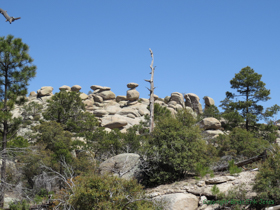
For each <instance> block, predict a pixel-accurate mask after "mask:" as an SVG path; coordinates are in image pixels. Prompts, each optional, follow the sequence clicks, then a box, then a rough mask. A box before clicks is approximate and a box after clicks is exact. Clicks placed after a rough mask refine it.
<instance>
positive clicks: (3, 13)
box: [0, 8, 21, 24]
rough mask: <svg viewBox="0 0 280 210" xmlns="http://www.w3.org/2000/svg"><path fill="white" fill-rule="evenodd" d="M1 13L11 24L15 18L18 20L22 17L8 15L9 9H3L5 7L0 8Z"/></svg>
mask: <svg viewBox="0 0 280 210" xmlns="http://www.w3.org/2000/svg"><path fill="white" fill-rule="evenodd" d="M0 13H1V14H2V15H3V16H4V17H5V18H6V22H7V21H9V22H10V24H11V23H12V22H14V21H15V20H18V19H20V18H21V17H17V18H15V17H10V16H9V15H8V13H7V11H5V10H3V9H1V8H0Z"/></svg>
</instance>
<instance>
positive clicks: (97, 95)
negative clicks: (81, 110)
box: [90, 85, 116, 103]
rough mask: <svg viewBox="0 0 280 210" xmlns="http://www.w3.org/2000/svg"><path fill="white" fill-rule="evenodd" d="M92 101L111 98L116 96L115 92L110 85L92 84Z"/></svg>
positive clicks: (100, 101)
mask: <svg viewBox="0 0 280 210" xmlns="http://www.w3.org/2000/svg"><path fill="white" fill-rule="evenodd" d="M90 88H91V89H92V90H93V93H92V95H93V98H94V101H96V102H99V103H102V102H103V101H104V100H113V99H115V98H116V95H115V93H113V92H112V91H111V88H110V87H102V86H100V85H92V86H90Z"/></svg>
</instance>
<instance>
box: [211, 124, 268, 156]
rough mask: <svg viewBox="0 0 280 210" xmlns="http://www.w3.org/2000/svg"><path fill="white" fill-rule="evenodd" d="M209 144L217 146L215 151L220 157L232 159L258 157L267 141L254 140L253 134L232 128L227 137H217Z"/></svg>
mask: <svg viewBox="0 0 280 210" xmlns="http://www.w3.org/2000/svg"><path fill="white" fill-rule="evenodd" d="M210 142H211V143H212V145H215V144H217V145H218V147H217V148H216V149H217V150H218V155H219V156H220V157H222V156H226V155H231V156H233V157H234V158H238V157H244V158H250V157H253V156H256V155H259V154H261V153H262V152H263V151H264V149H266V148H267V147H268V146H269V142H268V141H267V140H264V139H262V138H255V137H254V134H253V133H251V132H249V131H247V130H245V129H242V128H234V129H233V130H232V131H231V132H230V133H229V135H219V136H218V137H217V138H216V139H212V140H210Z"/></svg>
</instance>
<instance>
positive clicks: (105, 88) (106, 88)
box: [99, 87, 111, 91]
mask: <svg viewBox="0 0 280 210" xmlns="http://www.w3.org/2000/svg"><path fill="white" fill-rule="evenodd" d="M99 89H100V91H105V90H111V88H110V87H101V88H99Z"/></svg>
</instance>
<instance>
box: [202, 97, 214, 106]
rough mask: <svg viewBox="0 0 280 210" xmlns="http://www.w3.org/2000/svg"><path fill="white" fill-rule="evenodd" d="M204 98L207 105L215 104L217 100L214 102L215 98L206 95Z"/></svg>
mask: <svg viewBox="0 0 280 210" xmlns="http://www.w3.org/2000/svg"><path fill="white" fill-rule="evenodd" d="M203 99H204V102H205V106H211V105H215V102H214V99H213V98H210V97H208V96H205V97H204V98H203Z"/></svg>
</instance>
